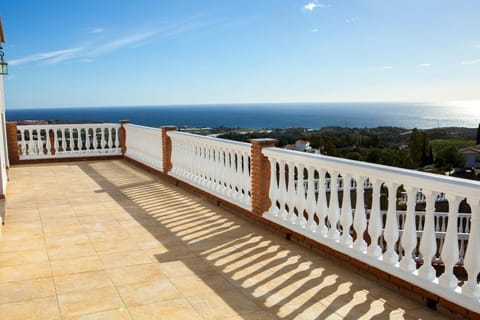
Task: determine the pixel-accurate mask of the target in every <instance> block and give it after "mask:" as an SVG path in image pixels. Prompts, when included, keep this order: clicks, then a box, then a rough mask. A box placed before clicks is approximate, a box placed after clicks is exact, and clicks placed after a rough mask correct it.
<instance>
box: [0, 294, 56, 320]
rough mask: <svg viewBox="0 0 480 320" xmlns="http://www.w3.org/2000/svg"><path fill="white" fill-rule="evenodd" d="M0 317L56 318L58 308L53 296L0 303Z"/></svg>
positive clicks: (12, 318)
mask: <svg viewBox="0 0 480 320" xmlns="http://www.w3.org/2000/svg"><path fill="white" fill-rule="evenodd" d="M0 318H1V319H8V320H24V319H32V320H56V319H60V310H59V308H58V304H57V298H56V297H55V296H51V297H47V298H39V299H32V300H28V301H22V302H15V303H6V304H0Z"/></svg>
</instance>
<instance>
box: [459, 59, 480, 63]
mask: <svg viewBox="0 0 480 320" xmlns="http://www.w3.org/2000/svg"><path fill="white" fill-rule="evenodd" d="M478 63H480V59H475V60H466V61H462V62H460V64H478Z"/></svg>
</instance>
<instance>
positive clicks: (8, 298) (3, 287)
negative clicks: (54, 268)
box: [0, 278, 55, 304]
mask: <svg viewBox="0 0 480 320" xmlns="http://www.w3.org/2000/svg"><path fill="white" fill-rule="evenodd" d="M54 295H55V287H54V285H53V279H52V278H41V279H34V280H24V281H16V282H8V283H1V284H0V304H2V303H12V302H19V301H25V300H31V299H35V298H44V297H49V296H54Z"/></svg>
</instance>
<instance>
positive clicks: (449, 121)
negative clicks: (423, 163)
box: [6, 101, 480, 129]
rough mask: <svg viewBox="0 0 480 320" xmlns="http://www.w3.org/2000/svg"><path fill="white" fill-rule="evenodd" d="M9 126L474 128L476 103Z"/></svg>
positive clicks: (214, 111)
mask: <svg viewBox="0 0 480 320" xmlns="http://www.w3.org/2000/svg"><path fill="white" fill-rule="evenodd" d="M6 118H7V121H18V120H59V121H94V122H118V121H120V120H130V122H131V123H134V124H138V125H143V126H150V127H159V126H165V125H175V126H177V127H194V128H214V127H220V126H224V127H228V128H251V129H261V128H291V127H302V128H311V129H319V128H322V127H329V126H340V127H348V128H374V127H379V126H394V127H401V128H406V129H411V128H419V129H430V128H436V127H468V128H476V127H478V125H479V123H480V101H468V102H465V101H458V102H448V103H261V104H224V105H222V104H215V105H171V106H169V105H162V106H122V107H115V106H111V107H84V108H79V107H70V108H66V107H65V108H34V107H32V108H9V107H8V106H7V109H6Z"/></svg>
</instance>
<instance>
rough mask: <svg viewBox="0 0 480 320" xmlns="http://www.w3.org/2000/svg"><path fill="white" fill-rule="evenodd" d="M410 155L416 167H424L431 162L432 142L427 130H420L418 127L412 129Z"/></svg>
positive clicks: (409, 144)
mask: <svg viewBox="0 0 480 320" xmlns="http://www.w3.org/2000/svg"><path fill="white" fill-rule="evenodd" d="M408 148H409V150H410V156H411V158H412V160H413V163H414V165H415V166H416V167H423V166H425V165H427V164H430V163H428V162H429V159H430V155H429V151H430V142H429V140H428V135H427V133H426V132H422V131H419V130H418V129H417V128H415V129H413V130H412V133H411V134H410V140H409V142H408Z"/></svg>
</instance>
